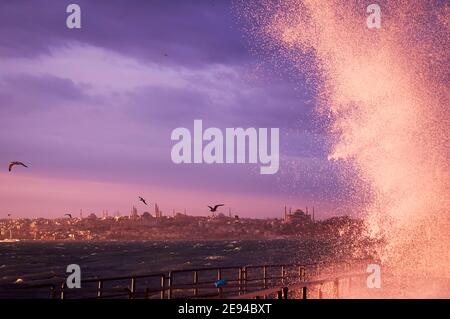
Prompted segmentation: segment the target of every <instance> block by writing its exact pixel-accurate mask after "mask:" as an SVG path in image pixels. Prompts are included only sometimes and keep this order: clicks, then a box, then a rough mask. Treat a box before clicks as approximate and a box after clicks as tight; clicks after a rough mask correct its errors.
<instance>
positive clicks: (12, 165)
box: [8, 161, 225, 218]
mask: <svg viewBox="0 0 450 319" xmlns="http://www.w3.org/2000/svg"><path fill="white" fill-rule="evenodd" d="M14 166H23V167H26V168H28V166H27V165H25V164H24V163H22V162H19V161H15V162H11V163H9V166H8V171H9V172H11V171H12V169H13V167H14ZM138 198H139V201H141V202H142V203H144V204H145V205H147V206H148V204H147V201H146V200H145V198H143V197H142V196H138ZM224 205H225V204H217V205H214V206H209V205H208V207H209V211H210V212H212V213H214V212H216V211H217V209H218V208H219V207H221V206H224ZM10 215H11V214H8V216H10ZM64 216H67V217H69V218H72V214H64Z"/></svg>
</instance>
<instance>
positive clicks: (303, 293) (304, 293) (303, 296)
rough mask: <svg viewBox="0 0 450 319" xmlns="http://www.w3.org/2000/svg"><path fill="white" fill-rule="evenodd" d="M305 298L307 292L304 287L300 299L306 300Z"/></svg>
mask: <svg viewBox="0 0 450 319" xmlns="http://www.w3.org/2000/svg"><path fill="white" fill-rule="evenodd" d="M307 296H308V290H307V288H306V286H304V287H303V288H302V299H307Z"/></svg>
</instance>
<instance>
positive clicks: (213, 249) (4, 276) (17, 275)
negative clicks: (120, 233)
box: [0, 239, 335, 299]
mask: <svg viewBox="0 0 450 319" xmlns="http://www.w3.org/2000/svg"><path fill="white" fill-rule="evenodd" d="M334 257H335V249H334V247H333V245H332V244H331V243H329V242H325V241H319V240H297V239H274V240H221V241H79V242H76V241H73V242H69V241H64V242H56V241H48V242H39V241H23V242H22V241H20V242H10V243H6V242H3V243H0V298H1V299H5V298H21V296H22V295H21V293H22V290H23V289H20V287H25V286H28V285H35V284H42V283H47V282H57V281H60V282H62V281H63V280H64V278H66V276H67V275H68V274H67V273H66V268H67V266H68V265H70V264H77V265H79V266H80V269H81V276H82V279H87V278H97V277H114V276H128V275H132V274H133V275H142V274H147V273H154V272H163V271H170V270H179V269H191V268H203V267H219V266H221V267H225V266H248V265H261V264H285V263H286V264H287V263H314V262H319V261H323V260H324V259H327V258H334ZM23 296H25V295H23Z"/></svg>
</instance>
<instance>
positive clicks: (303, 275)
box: [298, 266, 306, 281]
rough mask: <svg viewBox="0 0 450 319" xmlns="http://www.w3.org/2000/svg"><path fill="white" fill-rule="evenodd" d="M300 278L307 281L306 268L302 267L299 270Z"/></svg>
mask: <svg viewBox="0 0 450 319" xmlns="http://www.w3.org/2000/svg"><path fill="white" fill-rule="evenodd" d="M298 276H299V277H300V281H305V279H306V278H305V267H304V266H300V267H299V269H298Z"/></svg>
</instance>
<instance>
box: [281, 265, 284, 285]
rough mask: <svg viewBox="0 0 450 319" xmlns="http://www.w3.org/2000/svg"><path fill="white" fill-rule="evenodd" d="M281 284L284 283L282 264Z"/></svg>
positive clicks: (282, 267)
mask: <svg viewBox="0 0 450 319" xmlns="http://www.w3.org/2000/svg"><path fill="white" fill-rule="evenodd" d="M281 284H282V285H284V266H281Z"/></svg>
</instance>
